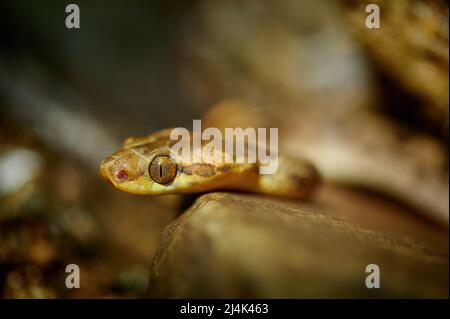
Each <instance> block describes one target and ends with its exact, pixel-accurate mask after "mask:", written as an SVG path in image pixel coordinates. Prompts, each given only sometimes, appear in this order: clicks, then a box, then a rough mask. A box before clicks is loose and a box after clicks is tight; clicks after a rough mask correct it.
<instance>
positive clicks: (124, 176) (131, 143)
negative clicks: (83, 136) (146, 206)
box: [100, 129, 321, 199]
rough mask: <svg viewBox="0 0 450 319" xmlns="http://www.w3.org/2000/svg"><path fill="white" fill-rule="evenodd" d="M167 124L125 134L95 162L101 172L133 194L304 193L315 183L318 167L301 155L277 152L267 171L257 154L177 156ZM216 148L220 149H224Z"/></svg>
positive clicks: (291, 195) (306, 196)
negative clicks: (119, 145) (209, 157)
mask: <svg viewBox="0 0 450 319" xmlns="http://www.w3.org/2000/svg"><path fill="white" fill-rule="evenodd" d="M171 130H172V129H164V130H161V131H158V132H155V133H153V134H151V135H148V136H141V137H129V138H127V139H126V140H125V142H124V143H123V146H122V148H121V149H119V150H118V151H116V152H114V153H113V154H111V155H110V156H108V157H106V158H105V159H104V160H103V161H102V162H101V164H100V175H101V177H103V179H105V180H106V181H107V182H109V183H110V184H112V186H113V187H114V188H116V189H118V190H120V191H123V192H127V193H131V194H138V195H163V194H196V193H205V192H210V191H218V190H224V191H227V190H229V191H241V192H246V193H257V194H265V195H273V196H277V197H287V198H297V199H309V198H311V197H312V196H313V194H314V193H315V191H316V189H317V188H318V185H320V181H321V178H320V174H319V172H318V170H317V169H316V168H315V167H314V165H313V164H312V163H311V162H309V161H308V160H306V159H303V158H297V157H292V156H284V155H282V154H277V155H278V168H277V170H276V172H275V173H273V174H260V171H259V168H260V165H261V163H260V162H259V161H258V160H257V161H255V162H252V161H248V160H246V159H244V161H240V162H238V161H214V162H212V163H211V162H205V161H203V158H200V160H198V159H197V160H196V161H194V160H193V159H192V158H193V157H191V159H186V158H180V157H179V156H176V154H174V151H173V148H172V146H173V145H174V143H176V142H177V141H174V140H171V139H170V132H171ZM204 144H205V141H202V145H201V146H204ZM195 151H196V150H194V149H193V152H195ZM218 151H220V150H218ZM221 152H223V153H224V154H222V155H226V154H225V152H226V151H225V150H222V151H221ZM245 156H247V155H245ZM222 158H225V157H222Z"/></svg>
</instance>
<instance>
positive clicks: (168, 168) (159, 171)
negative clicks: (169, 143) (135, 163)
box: [148, 156, 177, 184]
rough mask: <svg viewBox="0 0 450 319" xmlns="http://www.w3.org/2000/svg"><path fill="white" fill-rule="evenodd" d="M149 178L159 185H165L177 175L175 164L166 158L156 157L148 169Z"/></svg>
mask: <svg viewBox="0 0 450 319" xmlns="http://www.w3.org/2000/svg"><path fill="white" fill-rule="evenodd" d="M148 173H149V174H150V177H151V178H152V179H153V180H154V181H155V182H157V183H159V184H167V183H168V182H170V181H171V180H172V179H174V177H175V175H176V174H177V164H176V163H175V162H174V161H173V160H172V159H171V158H170V157H168V156H156V157H155V158H154V159H153V161H152V162H151V163H150V167H149V168H148Z"/></svg>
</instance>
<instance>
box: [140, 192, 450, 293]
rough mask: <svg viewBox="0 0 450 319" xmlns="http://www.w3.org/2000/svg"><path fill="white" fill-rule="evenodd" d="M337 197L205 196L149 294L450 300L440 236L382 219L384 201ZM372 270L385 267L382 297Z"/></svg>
mask: <svg viewBox="0 0 450 319" xmlns="http://www.w3.org/2000/svg"><path fill="white" fill-rule="evenodd" d="M336 192H337V191H336V190H331V191H330V190H325V191H324V192H322V194H321V196H320V197H319V198H318V200H317V201H316V202H313V203H298V202H293V201H288V200H279V199H273V198H268V197H261V196H256V195H243V194H232V193H210V194H206V195H203V196H202V197H200V198H199V199H198V200H197V201H196V202H195V204H194V205H193V206H192V207H191V208H190V209H189V210H187V211H186V212H185V213H184V214H183V215H181V216H180V217H179V218H178V219H177V220H176V221H174V222H173V223H172V224H171V225H170V226H168V228H167V229H166V231H165V233H164V235H163V237H162V242H161V246H160V248H159V252H158V253H157V255H156V257H155V260H154V263H153V267H152V270H151V275H150V283H149V288H148V294H147V296H148V297H151V298H153V297H159V298H161V297H162V298H205V297H207V298H248V297H250V298H302V297H308V298H310V297H312V298H320V297H325V298H327V297H331V298H333V297H356V298H359V297H362V298H366V297H395V298H397V297H448V246H447V241H448V237H447V234H446V232H445V231H444V230H436V229H434V228H433V227H432V226H430V225H427V224H423V222H422V221H417V220H414V218H412V217H408V216H407V215H402V212H400V211H401V209H397V212H396V213H397V215H398V216H397V217H395V218H389V217H386V216H385V215H383V214H381V215H378V216H377V213H378V212H382V211H385V212H386V205H388V204H385V203H384V201H380V200H379V199H377V198H370V197H367V198H364V196H366V195H361V196H359V195H357V193H355V194H356V195H355V194H351V195H350V193H351V192H350V193H348V194H346V193H345V192H344V193H342V192H341V193H339V194H338V196H337V197H335V198H339V199H340V200H339V201H335V200H333V196H334V195H335V194H336ZM351 196H353V197H351ZM358 196H359V199H358ZM345 198H347V199H348V200H349V199H352V201H346V200H345ZM341 199H342V200H341ZM349 203H351V204H352V205H353V212H350V213H347V212H348V211H349V209H348V208H349V207H352V205H350V204H349ZM377 205H378V206H377ZM389 205H390V204H389ZM355 211H356V212H357V213H356V214H355V213H354V212H355ZM358 213H359V217H356V216H357V215H358ZM389 213H392V212H389ZM391 215H392V214H391ZM393 215H395V214H394V213H393ZM399 216H400V217H399ZM405 216H406V217H405ZM410 216H411V215H410ZM377 217H378V218H377ZM411 218H412V219H411ZM355 220H357V221H358V223H359V224H363V225H364V227H361V226H358V225H357V224H356V223H355ZM393 220H396V222H395V223H393V224H392V225H391V224H390V222H392V221H393ZM393 225H394V226H393ZM373 229H375V230H373ZM419 229H420V231H418V230H419ZM380 230H385V233H383V232H380ZM386 234H389V236H387V235H386ZM415 234H416V235H415ZM417 234H419V235H417ZM433 234H438V235H437V237H436V236H435V237H434V238H431V237H433V236H434V235H433ZM391 235H393V236H391ZM414 237H415V238H414ZM369 264H377V265H378V266H379V268H380V286H381V287H380V288H379V289H368V288H367V287H366V285H365V281H366V277H367V276H368V275H369V274H368V273H366V272H365V270H366V266H367V265H369Z"/></svg>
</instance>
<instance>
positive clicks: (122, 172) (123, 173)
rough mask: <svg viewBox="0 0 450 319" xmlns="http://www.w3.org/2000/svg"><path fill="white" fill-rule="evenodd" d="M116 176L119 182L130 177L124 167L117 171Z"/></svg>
mask: <svg viewBox="0 0 450 319" xmlns="http://www.w3.org/2000/svg"><path fill="white" fill-rule="evenodd" d="M116 178H117V180H118V181H119V182H121V183H122V182H125V181H126V180H127V179H128V172H127V171H126V170H124V169H121V170H120V171H118V172H117V174H116Z"/></svg>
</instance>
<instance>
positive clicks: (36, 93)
mask: <svg viewBox="0 0 450 319" xmlns="http://www.w3.org/2000/svg"><path fill="white" fill-rule="evenodd" d="M372 2H373V3H377V4H378V5H379V6H380V8H381V29H368V28H366V27H365V24H364V21H365V18H366V16H367V13H366V12H365V5H366V4H365V2H364V1H358V0H341V1H326V0H320V1H307V0H299V1H291V0H287V1H280V2H274V1H256V0H251V1H244V2H242V1H225V0H223V1H222V0H219V1H215V2H210V1H201V0H197V1H193V2H189V3H186V2H182V1H151V2H148V1H138V0H133V1H116V0H115V1H100V0H98V1H84V0H78V1H76V2H75V3H76V4H77V5H78V6H79V7H80V17H81V27H80V29H67V28H66V27H65V18H66V16H67V13H65V8H66V6H67V5H68V4H69V3H71V2H68V1H50V0H40V1H33V2H30V1H25V0H15V1H9V0H0V174H1V178H0V296H2V297H4V298H47V297H48V298H57V297H69V298H72V297H73V298H77V297H86V298H103V297H113V298H121V297H124V298H127V297H142V296H144V295H145V291H146V286H147V283H148V278H149V271H150V266H151V264H152V260H153V257H154V255H155V253H156V251H157V249H158V246H159V243H160V237H161V234H162V231H163V229H164V227H166V226H167V225H168V224H169V223H170V222H171V221H172V220H173V219H174V218H176V216H177V214H178V213H180V209H181V208H180V207H181V204H182V201H183V199H182V198H180V197H178V196H164V197H137V196H131V195H127V194H122V193H119V192H118V191H115V190H113V189H112V188H111V187H110V186H108V185H106V184H105V183H104V182H103V181H102V180H101V179H100V178H99V176H98V167H99V163H100V161H101V160H102V159H103V158H104V157H106V156H107V155H109V154H110V153H112V152H113V151H115V150H117V149H118V148H120V145H121V142H122V141H123V140H124V139H125V138H126V137H128V136H132V135H146V134H150V133H152V132H154V131H156V130H158V129H162V128H167V127H175V126H183V127H187V128H190V127H191V125H192V120H193V119H199V118H202V119H203V125H204V127H206V125H211V126H216V127H219V128H223V127H237V126H241V127H249V126H254V127H278V128H279V130H280V148H281V150H282V151H284V152H286V153H290V154H292V155H294V156H302V157H307V158H309V159H310V160H312V161H313V162H314V163H315V164H316V165H317V166H318V167H319V169H320V170H321V172H322V174H323V175H324V177H325V180H326V181H327V185H338V187H345V189H350V190H351V191H352V192H354V191H355V192H361V193H364V194H366V193H370V194H376V195H373V196H377V198H378V196H380V198H382V199H381V200H382V201H387V202H389V203H391V202H393V203H395V204H392V205H398V206H399V207H402V208H401V209H397V213H398V214H399V215H400V216H401V217H399V218H400V220H402V222H400V225H402V226H401V227H399V228H401V229H402V230H404V229H408V231H406V233H408V236H413V237H414V234H416V235H417V234H420V235H417V236H418V237H419V238H418V240H419V241H420V242H425V243H428V244H431V245H434V247H438V248H437V249H438V250H442V251H443V252H444V253H446V254H447V256H448V243H447V242H448V155H447V153H448V106H449V99H448V80H449V79H448V58H449V57H448V3H447V2H445V1H437V0H436V1H412V0H411V1H407V0H398V1H381V0H380V1H372ZM330 187H334V186H330ZM327 192H328V193H329V194H332V195H330V196H331V198H334V200H335V201H339V200H341V201H345V200H346V199H347V197H346V196H348V195H346V194H344V195H342V196H344V197H340V196H341V195H340V193H336V192H334V191H333V190H331V191H330V190H328V191H327V188H326V189H325V193H327ZM371 196H372V195H371ZM355 205H358V203H357V202H355ZM381 210H382V209H381ZM399 211H401V212H399ZM392 214H394V213H392ZM389 216H390V215H389V214H383V212H381V213H380V214H378V215H373V214H372V215H370V218H366V217H364V216H363V217H358V216H353V215H351V214H350V215H349V216H344V217H346V218H350V219H355V218H356V222H358V223H362V224H364V223H365V222H367V220H370V225H376V227H378V228H377V230H380V231H386V229H389V231H391V232H392V233H393V234H394V235H395V234H396V232H397V233H398V229H397V228H395V227H394V228H392V224H390V222H391V221H392V219H390V217H389ZM358 218H359V219H358ZM380 219H381V220H380ZM403 220H405V222H403ZM412 224H413V225H414V226H411V227H409V226H408V227H409V228H408V227H406V226H404V225H412ZM389 225H390V226H389ZM389 227H391V228H389ZM402 227H403V228H402ZM418 229H420V231H417V230H418ZM400 236H404V233H401V234H400ZM417 236H416V239H417ZM69 263H76V264H78V265H80V268H82V269H83V272H82V276H83V278H82V288H80V289H71V290H69V289H66V287H65V285H64V283H65V276H66V273H65V272H64V270H65V265H67V264H69Z"/></svg>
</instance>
